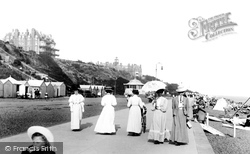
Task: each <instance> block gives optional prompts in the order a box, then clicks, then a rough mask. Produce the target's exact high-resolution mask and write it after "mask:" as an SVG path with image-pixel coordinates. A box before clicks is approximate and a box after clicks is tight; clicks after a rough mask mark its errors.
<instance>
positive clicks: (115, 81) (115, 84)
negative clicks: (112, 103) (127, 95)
mask: <svg viewBox="0 0 250 154" xmlns="http://www.w3.org/2000/svg"><path fill="white" fill-rule="evenodd" d="M114 80H115V90H114V95H116V80H117V77H115V78H114Z"/></svg>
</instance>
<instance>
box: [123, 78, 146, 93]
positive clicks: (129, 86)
mask: <svg viewBox="0 0 250 154" xmlns="http://www.w3.org/2000/svg"><path fill="white" fill-rule="evenodd" d="M123 85H124V88H125V93H127V92H128V91H131V90H133V89H137V90H138V91H139V93H140V94H141V93H142V91H141V88H142V87H143V85H144V84H143V83H142V82H141V81H140V80H137V79H133V80H130V81H129V82H128V83H124V84H123Z"/></svg>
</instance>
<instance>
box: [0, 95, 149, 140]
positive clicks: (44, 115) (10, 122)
mask: <svg viewBox="0 0 250 154" xmlns="http://www.w3.org/2000/svg"><path fill="white" fill-rule="evenodd" d="M68 99H69V97H61V98H52V99H48V100H44V99H0V138H4V137H8V136H12V135H15V134H19V133H23V132H26V131H27V129H28V128H29V127H30V126H33V125H40V126H44V127H49V126H53V125H57V124H62V123H65V122H70V109H69V106H68ZM142 99H143V101H144V102H147V100H146V99H145V98H143V97H142ZM117 102H118V103H117V106H116V107H115V110H116V111H117V110H121V109H125V108H127V100H126V98H125V97H123V96H117ZM102 108H103V107H102V106H101V98H85V112H84V113H83V118H87V117H91V116H96V115H99V114H100V113H101V111H102Z"/></svg>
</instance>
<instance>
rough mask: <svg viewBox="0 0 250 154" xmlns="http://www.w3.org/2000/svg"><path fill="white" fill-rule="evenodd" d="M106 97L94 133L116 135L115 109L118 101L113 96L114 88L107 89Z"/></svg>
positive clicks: (102, 101) (103, 98) (102, 102)
mask: <svg viewBox="0 0 250 154" xmlns="http://www.w3.org/2000/svg"><path fill="white" fill-rule="evenodd" d="M104 90H105V91H106V95H105V96H103V97H102V100H101V105H102V106H103V109H102V112H101V114H100V116H99V118H98V120H97V123H96V126H95V129H94V131H95V132H96V133H101V134H114V133H116V130H115V124H114V121H115V108H114V106H116V105H117V101H116V98H115V96H114V95H113V94H112V92H113V88H112V87H105V88H104Z"/></svg>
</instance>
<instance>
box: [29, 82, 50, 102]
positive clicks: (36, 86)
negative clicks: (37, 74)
mask: <svg viewBox="0 0 250 154" xmlns="http://www.w3.org/2000/svg"><path fill="white" fill-rule="evenodd" d="M28 84H29V88H28V92H29V93H30V94H31V96H32V98H35V91H36V90H38V91H39V92H40V98H44V96H45V93H46V84H45V82H44V80H29V81H28Z"/></svg>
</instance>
